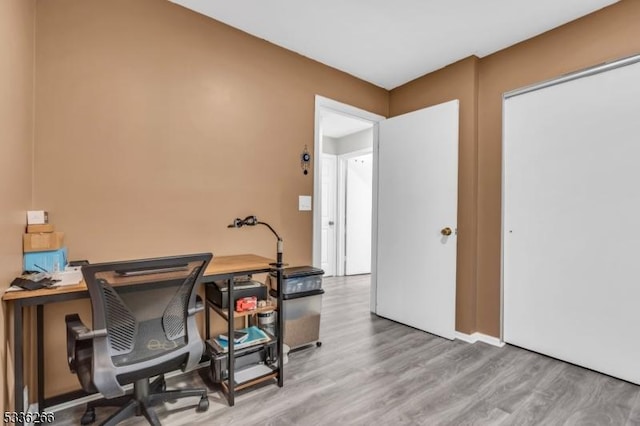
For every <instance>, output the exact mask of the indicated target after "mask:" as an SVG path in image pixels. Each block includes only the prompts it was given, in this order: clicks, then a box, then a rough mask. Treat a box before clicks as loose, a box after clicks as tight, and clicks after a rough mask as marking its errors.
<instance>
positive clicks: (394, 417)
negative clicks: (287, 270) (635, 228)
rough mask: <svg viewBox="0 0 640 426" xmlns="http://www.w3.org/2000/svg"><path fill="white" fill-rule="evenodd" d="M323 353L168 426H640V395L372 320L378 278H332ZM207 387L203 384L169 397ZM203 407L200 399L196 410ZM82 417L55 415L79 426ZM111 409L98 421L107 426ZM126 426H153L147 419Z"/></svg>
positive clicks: (516, 356) (184, 413)
mask: <svg viewBox="0 0 640 426" xmlns="http://www.w3.org/2000/svg"><path fill="white" fill-rule="evenodd" d="M325 291H326V293H325V295H324V298H323V311H322V325H321V331H320V335H321V339H322V342H323V345H322V347H320V348H315V347H313V348H309V349H305V350H303V351H300V352H296V353H293V354H291V355H290V358H289V363H288V364H287V365H286V366H285V385H284V388H278V387H277V386H275V385H266V386H262V387H260V388H257V389H254V390H251V391H245V392H244V393H241V394H240V396H238V397H237V398H236V405H235V407H228V406H227V404H226V402H225V400H224V399H223V398H222V396H221V395H220V393H219V392H218V391H217V390H216V389H211V390H210V396H209V399H210V401H211V407H210V408H209V411H208V412H206V413H202V414H201V413H196V412H195V409H194V408H193V407H194V406H195V405H189V404H190V401H189V400H188V399H187V400H183V401H180V402H177V403H175V404H165V406H163V407H159V408H158V414H159V416H160V419H161V421H162V422H163V424H165V425H189V424H215V425H304V426H306V425H335V426H337V425H352V424H353V425H404V424H406V425H467V424H478V425H497V424H500V425H640V387H639V386H635V385H632V384H630V383H627V382H623V381H621V380H617V379H614V378H611V377H608V376H605V375H602V374H598V373H596V372H593V371H590V370H586V369H583V368H580V367H577V366H574V365H571V364H567V363H564V362H562V361H558V360H555V359H551V358H548V357H545V356H542V355H539V354H536V353H532V352H529V351H526V350H524V349H520V348H516V347H512V346H506V347H504V348H497V347H493V346H489V345H486V344H484V343H476V344H474V345H470V344H467V343H464V342H461V341H448V340H445V339H442V338H439V337H435V336H433V335H430V334H428V333H424V332H421V331H418V330H415V329H412V328H409V327H406V326H403V325H400V324H397V323H394V322H392V321H389V320H386V319H382V318H378V317H376V316H374V315H371V314H370V313H369V306H368V305H369V276H357V277H349V278H327V279H325ZM182 385H190V386H197V387H201V386H205V382H204V381H203V379H202V378H201V377H200V375H199V374H197V373H191V374H189V375H184V376H181V377H180V378H174V379H170V380H169V381H168V387H169V388H172V387H173V386H178V387H179V386H182ZM192 403H193V404H195V403H197V398H196V399H195V400H194V401H192ZM82 412H83V408H82V407H77V408H73V409H68V410H65V411H61V412H58V413H56V419H57V423H58V424H64V425H74V424H79V419H80V416H81V415H82ZM110 412H111V410H110V409H102V411H99V412H98V420H99V421H100V420H102V419H104V418H105V417H106V416H107V415H108V414H109V413H110ZM123 424H127V425H144V424H146V422H145V421H144V419H143V418H136V419H132V420H131V421H127V422H125V423H123Z"/></svg>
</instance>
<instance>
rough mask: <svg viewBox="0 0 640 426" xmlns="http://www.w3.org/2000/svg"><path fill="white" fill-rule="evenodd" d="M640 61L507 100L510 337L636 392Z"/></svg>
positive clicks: (639, 355)
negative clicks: (621, 381) (628, 383)
mask: <svg viewBox="0 0 640 426" xmlns="http://www.w3.org/2000/svg"><path fill="white" fill-rule="evenodd" d="M638 82H640V64H638V63H635V64H633V65H627V66H624V67H621V68H616V69H613V70H609V71H606V72H602V73H598V74H595V75H590V76H587V77H583V78H580V79H576V80H571V81H568V82H564V83H562V84H558V85H555V86H551V87H547V88H543V89H540V90H536V91H533V92H529V93H525V94H521V95H517V96H514V97H510V98H507V99H506V100H505V102H504V108H505V122H504V165H505V169H504V173H505V176H504V222H503V226H504V228H503V244H504V246H503V249H504V257H503V268H504V269H503V274H504V275H503V280H504V340H505V341H506V342H509V343H513V344H515V345H518V346H522V347H525V348H529V349H532V350H535V351H537V352H541V353H544V354H548V355H551V356H553V357H557V358H560V359H563V360H567V361H569V362H572V363H576V364H579V365H583V366H585V367H588V368H591V369H594V370H598V371H602V372H604V373H607V374H610V375H612V376H616V377H620V378H622V379H625V380H628V381H631V382H634V383H638V384H640V338H639V334H638V326H639V325H640V84H638Z"/></svg>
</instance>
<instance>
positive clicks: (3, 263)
mask: <svg viewBox="0 0 640 426" xmlns="http://www.w3.org/2000/svg"><path fill="white" fill-rule="evenodd" d="M34 40H35V0H2V1H0V135H1V136H0V194H1V195H0V292H1V291H3V290H4V289H5V288H6V287H8V285H9V283H10V282H11V280H12V279H13V278H14V277H15V276H16V275H19V274H20V272H21V267H22V236H21V234H22V233H24V223H25V214H26V213H25V212H26V210H28V209H29V208H30V207H31V175H32V152H33V64H34V62H33V60H34ZM9 314H10V312H9V311H8V307H7V306H6V305H5V304H4V303H2V304H0V323H1V324H2V325H1V326H0V342H2V346H1V347H0V368H1V369H2V373H1V374H0V411H2V412H4V411H5V410H8V409H9V407H10V406H11V404H12V401H13V359H12V356H11V350H12V342H10V341H8V337H9V336H11V333H10V325H11V323H12V322H11V321H10V317H9Z"/></svg>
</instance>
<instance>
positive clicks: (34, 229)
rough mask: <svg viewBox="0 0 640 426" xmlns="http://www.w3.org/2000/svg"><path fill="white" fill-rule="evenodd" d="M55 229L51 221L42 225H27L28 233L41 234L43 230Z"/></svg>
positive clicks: (50, 230)
mask: <svg viewBox="0 0 640 426" xmlns="http://www.w3.org/2000/svg"><path fill="white" fill-rule="evenodd" d="M53 231H55V229H54V228H53V224H51V223H43V224H40V225H27V234H40V233H43V232H53Z"/></svg>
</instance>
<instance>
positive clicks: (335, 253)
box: [318, 153, 340, 276]
mask: <svg viewBox="0 0 640 426" xmlns="http://www.w3.org/2000/svg"><path fill="white" fill-rule="evenodd" d="M327 156H329V157H333V158H332V159H331V160H332V161H334V162H335V169H334V172H335V173H334V176H333V179H334V182H333V183H334V191H333V196H334V205H333V212H332V213H331V215H330V216H332V217H333V221H334V225H333V226H334V228H333V244H334V250H333V256H330V257H333V276H338V275H340V274H339V273H338V265H339V261H338V259H339V257H338V232H339V231H340V224H339V219H338V216H339V214H340V213H339V212H338V208H339V207H338V201H339V200H338V196H339V195H338V194H339V191H340V187H339V186H338V185H339V181H338V173H339V172H338V168H339V167H340V160H339V157H340V156H339V155H335V154H325V153H320V157H318V158H320V163H323V162H324V161H326V160H327ZM318 166H319V167H320V172H321V174H322V166H323V164H318ZM320 195H321V196H322V192H320ZM321 204H322V203H321ZM320 207H322V206H321V205H320ZM320 213H321V214H320V217H321V219H322V210H320ZM320 230H321V231H322V222H321V223H320ZM321 241H322V240H321ZM320 264H321V265H320V267H322V256H320ZM325 272H326V271H325Z"/></svg>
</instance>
